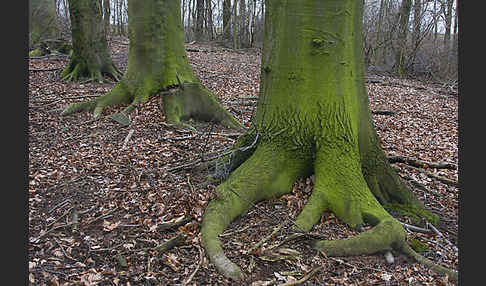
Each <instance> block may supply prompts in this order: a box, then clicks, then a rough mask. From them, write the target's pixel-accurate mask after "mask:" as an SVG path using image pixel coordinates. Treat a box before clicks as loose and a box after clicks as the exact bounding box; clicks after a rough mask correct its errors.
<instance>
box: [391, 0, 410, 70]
mask: <svg viewBox="0 0 486 286" xmlns="http://www.w3.org/2000/svg"><path fill="white" fill-rule="evenodd" d="M411 8H412V0H403V1H402V4H401V6H400V14H399V20H398V38H397V48H396V50H395V66H394V71H395V73H396V74H397V75H399V76H402V75H403V74H404V73H405V57H406V51H407V35H408V24H409V19H410V11H411Z"/></svg>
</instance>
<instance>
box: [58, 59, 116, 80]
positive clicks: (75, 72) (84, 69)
mask: <svg viewBox="0 0 486 286" xmlns="http://www.w3.org/2000/svg"><path fill="white" fill-rule="evenodd" d="M104 76H108V77H110V78H112V79H113V80H114V81H119V80H120V79H121V78H122V76H123V73H122V72H120V71H119V70H118V69H117V68H116V67H115V66H114V65H113V64H109V65H106V66H98V65H93V66H89V65H87V64H86V63H83V62H79V61H77V60H76V59H71V62H70V63H69V64H68V66H67V67H66V68H65V69H64V70H63V71H62V73H61V79H62V80H64V81H80V80H89V81H97V82H104V81H105V79H104Z"/></svg>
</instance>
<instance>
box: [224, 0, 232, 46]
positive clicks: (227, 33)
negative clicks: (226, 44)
mask: <svg viewBox="0 0 486 286" xmlns="http://www.w3.org/2000/svg"><path fill="white" fill-rule="evenodd" d="M230 26H231V0H223V41H230V39H231V30H230Z"/></svg>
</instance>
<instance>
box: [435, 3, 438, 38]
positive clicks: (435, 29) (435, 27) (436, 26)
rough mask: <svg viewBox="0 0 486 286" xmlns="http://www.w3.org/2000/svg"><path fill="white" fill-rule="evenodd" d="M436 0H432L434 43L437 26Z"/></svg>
mask: <svg viewBox="0 0 486 286" xmlns="http://www.w3.org/2000/svg"><path fill="white" fill-rule="evenodd" d="M437 19H438V17H437V0H434V41H436V40H437V34H438V25H437Z"/></svg>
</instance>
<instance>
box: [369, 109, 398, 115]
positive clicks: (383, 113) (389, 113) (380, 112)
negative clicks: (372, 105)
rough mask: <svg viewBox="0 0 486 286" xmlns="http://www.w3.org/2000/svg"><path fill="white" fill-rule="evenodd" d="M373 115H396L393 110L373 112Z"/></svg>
mask: <svg viewBox="0 0 486 286" xmlns="http://www.w3.org/2000/svg"><path fill="white" fill-rule="evenodd" d="M371 113H373V114H378V115H395V113H396V112H395V111H391V110H372V111H371Z"/></svg>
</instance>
